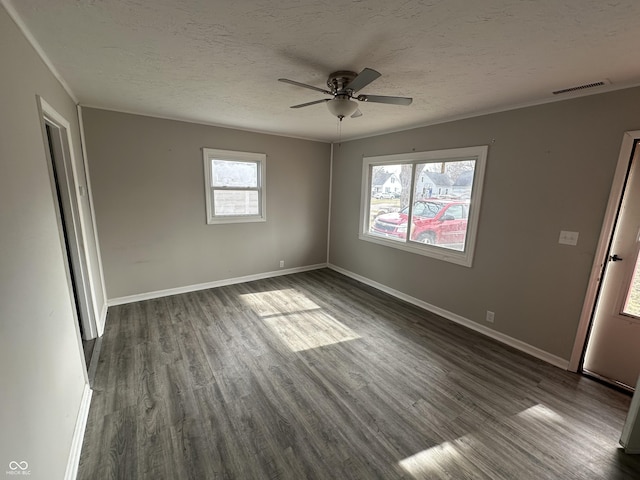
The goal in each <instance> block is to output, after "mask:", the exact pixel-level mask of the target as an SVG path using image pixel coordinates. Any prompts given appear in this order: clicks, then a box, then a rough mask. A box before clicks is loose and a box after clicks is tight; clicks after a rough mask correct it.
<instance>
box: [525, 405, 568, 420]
mask: <svg viewBox="0 0 640 480" xmlns="http://www.w3.org/2000/svg"><path fill="white" fill-rule="evenodd" d="M517 416H518V417H520V418H523V419H525V420H537V421H543V422H553V423H562V422H564V419H563V418H562V416H560V415H558V414H557V413H556V412H554V411H553V410H551V409H550V408H548V407H545V406H544V405H542V404H540V403H539V404H537V405H534V406H533V407H530V408H527V409H526V410H523V411H522V412H520V413H518V415H517Z"/></svg>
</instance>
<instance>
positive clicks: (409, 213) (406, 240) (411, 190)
mask: <svg viewBox="0 0 640 480" xmlns="http://www.w3.org/2000/svg"><path fill="white" fill-rule="evenodd" d="M416 165H417V164H416V163H415V162H414V163H413V164H412V165H411V183H410V184H409V210H408V211H407V234H406V235H405V237H404V243H409V242H411V233H412V230H413V223H412V219H413V202H414V199H413V194H414V190H415V189H414V184H415V181H416Z"/></svg>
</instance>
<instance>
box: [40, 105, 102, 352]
mask: <svg viewBox="0 0 640 480" xmlns="http://www.w3.org/2000/svg"><path fill="white" fill-rule="evenodd" d="M36 97H37V104H38V113H39V116H40V120H41V122H40V123H41V128H42V135H43V141H44V146H45V154H46V158H47V167H48V170H49V176H50V181H51V182H52V183H51V186H52V189H53V193H54V202H55V208H56V215H57V217H58V228H59V229H60V240H61V241H62V242H65V241H66V240H65V237H64V230H63V229H64V228H66V227H67V226H70V227H71V228H70V230H71V231H67V235H68V236H70V237H72V238H71V242H70V243H71V244H70V245H69V252H70V255H71V256H72V257H73V258H68V256H67V252H66V248H65V247H64V243H63V244H62V246H63V251H64V256H65V268H66V269H68V270H67V281H68V283H69V289H70V290H69V291H70V292H71V294H72V295H73V294H74V292H73V287H72V284H71V282H72V280H71V275H72V271H71V269H72V268H73V269H74V273H75V275H74V278H75V280H76V287H77V296H78V298H77V301H78V305H79V308H80V312H77V313H78V315H79V317H80V318H78V319H77V322H76V324H77V328H78V335H79V336H80V328H79V324H78V322H81V323H82V329H83V331H84V336H85V338H84V340H89V339H92V338H96V337H98V335H99V334H98V327H97V321H96V313H95V300H96V299H95V294H94V291H93V285H92V282H91V275H90V273H91V272H90V271H89V258H88V255H87V251H86V243H85V242H86V234H85V230H86V226H85V225H84V223H83V221H82V214H81V204H80V203H81V202H80V201H79V197H81V196H84V195H88V192H87V191H86V187H80V188H81V189H82V188H83V189H84V190H81V189H79V188H78V185H83V184H86V183H85V182H79V181H78V167H77V163H76V162H77V159H76V156H75V153H74V146H73V140H72V137H71V124H70V123H69V122H68V121H67V119H65V118H64V117H63V116H62V115H60V114H59V113H58V112H57V111H56V110H55V109H54V108H53V107H52V106H51V105H49V104H48V103H47V102H46V101H45V100H44V99H43V98H42V97H40V96H39V95H37V96H36ZM47 124H49V125H51V126H53V128H54V129H55V130H56V131H57V132H58V133H59V134H60V142H61V155H62V158H61V159H60V160H61V161H62V163H63V164H64V172H58V173H59V174H60V175H64V180H65V181H66V183H67V188H66V189H64V190H61V192H60V193H61V195H65V197H66V198H65V200H66V201H68V202H69V204H70V205H71V212H70V213H71V218H70V219H68V220H69V221H68V225H67V226H65V225H63V224H62V217H61V212H60V211H58V209H59V208H60V206H59V205H58V199H57V196H56V195H55V188H56V185H55V182H56V177H55V172H54V170H53V168H54V164H53V162H54V159H53V158H52V157H51V152H50V150H49V141H48V136H47V131H46V125H47ZM67 230H69V229H67ZM76 270H77V271H76ZM76 277H77V278H76ZM72 301H73V299H72ZM75 310H76V309H75V308H74V311H75ZM81 340H82V339H81Z"/></svg>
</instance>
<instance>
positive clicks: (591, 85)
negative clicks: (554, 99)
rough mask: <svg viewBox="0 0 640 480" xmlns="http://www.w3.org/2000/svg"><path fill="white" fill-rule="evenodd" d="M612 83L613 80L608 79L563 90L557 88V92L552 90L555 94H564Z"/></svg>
mask: <svg viewBox="0 0 640 480" xmlns="http://www.w3.org/2000/svg"><path fill="white" fill-rule="evenodd" d="M610 83H611V82H610V81H608V80H602V81H600V82H593V83H586V84H584V85H578V86H577V87H569V88H563V89H562V90H556V91H555V92H552V93H553V94H554V95H562V94H563V93H571V92H579V91H581V90H586V89H588V88H595V87H603V86H605V85H608V84H610Z"/></svg>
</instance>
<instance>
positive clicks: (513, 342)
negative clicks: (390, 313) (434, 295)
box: [327, 263, 569, 370]
mask: <svg viewBox="0 0 640 480" xmlns="http://www.w3.org/2000/svg"><path fill="white" fill-rule="evenodd" d="M327 267H329V268H330V269H332V270H335V271H336V272H338V273H342V274H343V275H346V276H347V277H351V278H353V279H354V280H358V281H359V282H362V283H364V284H366V285H369V286H370V287H373V288H376V289H378V290H381V291H383V292H385V293H388V294H389V295H392V296H394V297H396V298H399V299H400V300H404V301H405V302H407V303H411V304H412V305H415V306H417V307H420V308H422V309H424V310H427V311H429V312H432V313H435V314H436V315H440V316H441V317H444V318H446V319H447V320H451V321H452V322H455V323H458V324H460V325H462V326H465V327H467V328H470V329H471V330H474V331H476V332H478V333H481V334H483V335H486V336H487V337H490V338H493V339H494V340H497V341H499V342H501V343H504V344H506V345H509V346H510V347H513V348H515V349H517V350H520V351H522V352H524V353H527V354H529V355H531V356H533V357H536V358H539V359H540V360H544V361H545V362H547V363H550V364H551V365H554V366H556V367H558V368H562V369H563V370H566V369H567V368H568V367H569V361H568V360H565V359H564V358H560V357H558V356H556V355H553V354H551V353H549V352H546V351H545V350H542V349H540V348H538V347H534V346H533V345H529V344H528V343H525V342H523V341H522V340H518V339H517V338H513V337H510V336H508V335H505V334H504V333H500V332H498V331H496V330H493V329H491V328H488V327H485V326H484V325H480V324H479V323H476V322H474V321H472V320H469V319H468V318H464V317H462V316H460V315H458V314H456V313H453V312H449V311H448V310H445V309H443V308H440V307H436V306H435V305H431V304H429V303H427V302H424V301H422V300H420V299H418V298H415V297H412V296H410V295H407V294H406V293H402V292H401V291H399V290H395V289H393V288H390V287H387V286H386V285H383V284H381V283H378V282H375V281H373V280H370V279H368V278H366V277H363V276H361V275H358V274H357V273H353V272H350V271H349V270H345V269H344V268H341V267H338V266H337V265H333V264H331V263H329V264H327Z"/></svg>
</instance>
